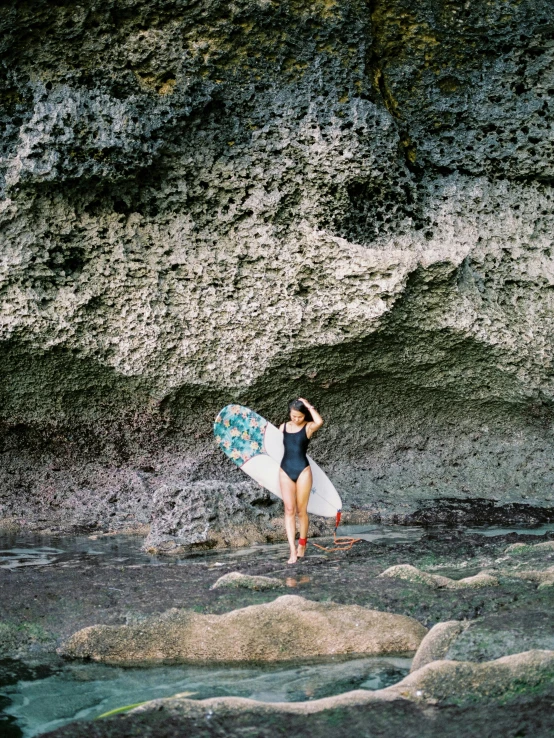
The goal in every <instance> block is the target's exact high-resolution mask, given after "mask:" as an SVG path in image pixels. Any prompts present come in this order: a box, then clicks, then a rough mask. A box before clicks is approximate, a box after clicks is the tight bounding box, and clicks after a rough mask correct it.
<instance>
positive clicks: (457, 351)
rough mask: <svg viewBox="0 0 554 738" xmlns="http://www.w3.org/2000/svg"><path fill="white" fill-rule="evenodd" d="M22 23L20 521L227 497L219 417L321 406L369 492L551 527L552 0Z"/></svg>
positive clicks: (13, 123) (77, 518)
mask: <svg viewBox="0 0 554 738" xmlns="http://www.w3.org/2000/svg"><path fill="white" fill-rule="evenodd" d="M0 29H1V38H2V40H1V42H0V44H1V45H0V53H1V56H2V65H1V71H0V103H1V111H0V125H1V127H2V144H1V146H2V151H1V162H0V166H1V174H2V197H3V199H2V201H1V203H0V213H1V216H0V217H1V236H0V237H1V239H2V245H1V253H2V261H1V264H0V270H1V271H0V340H1V342H2V344H1V352H0V353H1V355H0V395H1V397H0V400H1V406H2V416H3V418H4V420H3V424H2V436H1V438H2V440H1V444H2V445H1V450H2V463H1V464H0V517H2V518H9V519H10V520H13V519H16V520H20V521H21V524H22V525H24V526H29V525H31V526H35V527H36V526H38V527H52V526H58V527H67V526H80V527H89V528H90V527H92V528H94V527H98V528H103V529H118V528H122V527H125V526H130V525H144V524H147V523H149V522H150V521H151V520H152V518H153V516H154V506H153V499H154V497H155V494H156V491H157V490H159V489H160V488H162V487H164V485H177V486H178V485H186V484H189V483H192V482H197V481H200V482H209V483H210V484H214V485H217V484H218V483H222V485H221V488H220V494H224V493H225V492H224V491H225V489H226V487H225V484H227V483H237V482H239V481H243V480H242V479H240V472H239V471H237V470H235V469H232V468H231V467H230V465H229V464H228V462H226V460H224V459H223V458H222V455H220V453H219V452H218V451H217V450H216V449H215V448H214V447H213V445H212V443H211V437H210V433H211V422H212V420H213V417H214V416H215V413H216V412H217V410H218V409H219V407H221V406H222V405H223V404H225V403H227V402H228V401H230V400H237V401H240V402H242V403H245V404H248V405H250V406H252V407H254V408H255V409H256V410H257V411H259V412H261V413H262V414H264V415H265V416H267V417H268V418H270V419H271V420H272V421H275V422H280V421H282V419H283V416H284V411H285V408H286V400H288V399H290V398H291V397H293V396H295V395H298V394H301V395H305V396H308V398H309V399H310V400H311V401H312V402H314V404H315V405H316V407H318V408H319V409H320V410H321V412H322V414H323V415H324V417H325V419H326V426H325V427H324V429H323V430H322V431H321V433H320V438H318V439H317V441H315V442H314V444H313V455H314V457H315V458H316V459H317V460H318V461H320V462H321V464H322V466H323V467H324V468H325V469H326V470H327V471H328V472H329V473H330V474H331V476H332V478H333V480H334V481H335V482H336V484H337V487H338V488H339V490H340V491H341V493H342V494H343V497H344V500H345V506H347V507H351V508H361V509H364V510H367V511H372V512H374V513H375V514H376V515H382V516H383V517H386V516H393V515H395V514H396V515H400V516H402V515H410V514H412V513H414V512H416V511H417V510H418V508H420V506H422V505H423V506H425V505H426V504H428V503H429V501H431V502H432V506H431V509H432V514H434V515H438V514H439V510H440V505H439V504H438V501H439V500H441V499H446V498H448V499H449V500H450V503H449V504H452V500H453V501H454V503H456V501H464V500H468V499H469V500H473V499H475V500H478V499H481V500H488V501H493V502H495V503H497V504H498V505H499V506H503V505H506V504H511V505H513V506H516V507H512V508H511V510H515V511H516V512H518V514H519V513H521V508H519V507H517V506H518V505H527V506H529V508H530V510H531V511H532V514H533V515H535V516H538V517H539V518H540V517H541V516H542V517H543V518H544V517H548V516H549V515H551V514H552V512H551V511H552V509H553V508H554V502H553V500H554V496H553V493H552V482H553V480H554V462H553V458H554V455H553V453H552V452H553V442H552V441H553V438H552V430H551V425H552V418H553V414H552V398H553V392H554V387H553V381H552V377H553V375H552V355H553V348H554V347H553V334H552V322H553V321H552V318H553V295H554V293H553V289H552V287H553V285H554V261H553V254H552V246H553V242H552V233H553V226H554V214H553V202H554V200H553V193H552V179H553V165H552V161H553V154H554V150H553V149H554V144H553V140H552V135H551V130H552V123H553V109H552V104H553V103H552V101H553V99H554V97H553V96H554V61H553V60H554V51H553V48H552V23H551V3H550V2H549V0H523V1H520V0H518V1H517V2H516V0H507V1H505V0H492V2H490V3H487V4H481V3H471V4H465V5H463V6H462V5H460V4H458V3H449V2H444V1H443V0H423V2H420V3H417V4H416V5H414V3H413V2H408V0H390V1H387V2H385V1H384V0H376V2H373V3H371V4H368V3H366V2H361V0H360V1H358V0H354V2H345V1H343V0H313V2H302V3H300V2H297V1H296V0H285V1H284V2H279V3H275V2H271V1H270V0H239V1H238V2H234V3H228V2H224V1H223V0H214V1H213V2H208V1H207V0H202V1H201V2H198V3H195V4H192V5H191V4H187V5H183V4H182V3H179V2H176V1H174V0H149V1H148V2H144V1H143V0H111V1H110V2H108V0H93V2H90V3H88V4H85V5H82V6H76V5H74V4H72V3H55V4H52V3H49V2H46V0H42V1H38V2H34V3H32V4H21V3H17V2H15V0H12V1H11V2H8V3H5V4H4V9H3V13H2V17H1V18H0ZM223 483H224V484H223ZM221 490H222V491H221ZM464 504H466V503H464ZM548 510H550V512H548ZM166 513H167V511H162V513H161V515H162V517H163V516H164V515H166ZM156 514H157V513H156Z"/></svg>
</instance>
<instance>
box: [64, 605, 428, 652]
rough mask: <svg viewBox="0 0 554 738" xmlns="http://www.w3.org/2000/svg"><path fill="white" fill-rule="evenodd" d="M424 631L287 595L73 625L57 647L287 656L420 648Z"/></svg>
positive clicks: (409, 622)
mask: <svg viewBox="0 0 554 738" xmlns="http://www.w3.org/2000/svg"><path fill="white" fill-rule="evenodd" d="M426 632H427V631H426V629H425V628H424V627H423V626H422V625H421V624H420V623H418V622H417V621H416V620H414V619H413V618H409V617H406V616H405V615H393V614H391V613H385V612H377V611H375V610H366V609H365V608H363V607H359V606H357V605H336V604H334V603H330V602H311V601H309V600H305V599H304V598H302V597H298V596H296V595H284V596H282V597H278V598H277V599H276V600H274V601H273V602H270V603H267V604H264V605H252V606H250V607H246V608H243V609H241V610H234V611H232V612H229V613H226V614H224V615H201V614H198V613H195V612H191V611H187V610H178V609H176V608H174V609H172V610H169V611H167V612H165V613H163V614H162V615H160V616H156V617H152V618H150V619H148V620H146V621H144V622H142V623H140V624H138V625H122V626H109V625H93V626H90V627H88V628H84V629H83V630H80V631H78V632H77V633H74V634H73V635H72V636H71V637H70V638H69V639H68V640H67V641H66V642H65V643H64V644H63V646H62V647H61V648H60V649H59V653H60V654H62V655H64V656H69V657H74V658H90V659H93V660H95V661H104V662H106V663H112V664H132V663H141V662H151V661H284V660H289V659H297V658H300V657H301V658H309V657H312V656H322V655H331V654H346V653H352V654H354V653H359V654H386V653H402V652H409V651H415V650H416V648H417V647H418V646H419V644H420V642H421V639H422V638H423V636H424V635H425V633H426Z"/></svg>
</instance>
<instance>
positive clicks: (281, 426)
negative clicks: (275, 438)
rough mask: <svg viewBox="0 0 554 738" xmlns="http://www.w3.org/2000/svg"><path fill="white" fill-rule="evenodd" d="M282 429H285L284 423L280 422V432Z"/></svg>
mask: <svg viewBox="0 0 554 738" xmlns="http://www.w3.org/2000/svg"><path fill="white" fill-rule="evenodd" d="M284 429H285V424H284V423H281V425H280V426H279V430H280V431H281V433H282V432H283V430H284Z"/></svg>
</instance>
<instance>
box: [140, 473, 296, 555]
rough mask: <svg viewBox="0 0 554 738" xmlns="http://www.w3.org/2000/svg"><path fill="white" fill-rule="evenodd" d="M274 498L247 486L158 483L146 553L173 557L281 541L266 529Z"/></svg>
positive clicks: (274, 531)
mask: <svg viewBox="0 0 554 738" xmlns="http://www.w3.org/2000/svg"><path fill="white" fill-rule="evenodd" d="M276 502H277V499H276V498H275V497H273V496H272V495H270V493H269V492H266V490H264V489H261V488H260V487H258V486H257V485H254V484H252V483H249V482H243V483H242V484H241V483H238V484H225V483H221V482H195V483H193V484H189V485H167V484H166V485H162V486H161V487H160V488H158V489H157V490H156V493H155V495H154V499H153V503H154V504H153V515H154V522H153V524H152V526H151V529H150V532H149V534H148V536H147V537H146V540H145V541H144V544H143V548H144V549H145V550H146V551H151V552H155V553H162V554H178V553H181V552H183V551H186V550H189V549H191V548H214V547H216V546H240V545H245V544H247V543H252V542H264V543H265V542H266V541H268V540H273V539H274V538H280V537H282V528H283V526H282V525H281V526H280V528H279V530H277V529H276V528H275V526H272V525H271V523H272V516H271V513H272V512H273V511H274V509H275V507H276V506H275V503H276Z"/></svg>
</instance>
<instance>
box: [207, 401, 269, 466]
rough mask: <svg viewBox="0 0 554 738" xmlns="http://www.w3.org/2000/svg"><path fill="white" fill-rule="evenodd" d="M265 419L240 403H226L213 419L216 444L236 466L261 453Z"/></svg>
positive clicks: (265, 424)
mask: <svg viewBox="0 0 554 738" xmlns="http://www.w3.org/2000/svg"><path fill="white" fill-rule="evenodd" d="M266 426H267V420H264V418H262V417H261V416H260V415H258V414H257V413H255V412H253V411H252V410H249V409H248V408H246V407H243V406H242V405H226V406H225V407H224V408H223V410H221V411H220V413H219V415H218V416H217V418H216V419H215V423H214V436H215V440H216V443H217V445H218V446H219V448H220V449H221V450H222V451H223V453H224V454H225V455H226V456H228V457H229V458H230V459H231V460H232V461H234V462H235V464H236V465H237V466H242V465H243V464H244V463H245V462H246V461H249V460H250V459H251V458H253V457H254V456H257V455H258V454H261V453H263V448H264V431H265V428H266Z"/></svg>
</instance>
